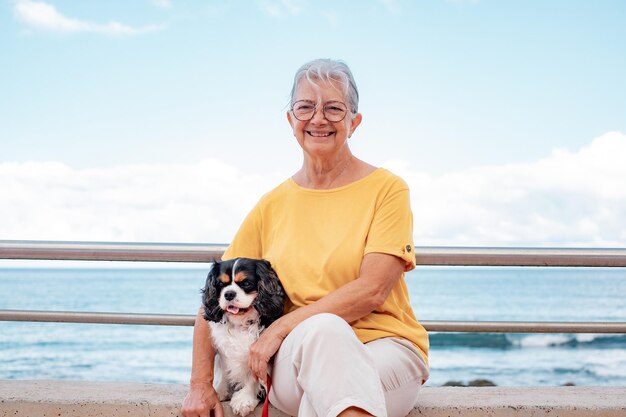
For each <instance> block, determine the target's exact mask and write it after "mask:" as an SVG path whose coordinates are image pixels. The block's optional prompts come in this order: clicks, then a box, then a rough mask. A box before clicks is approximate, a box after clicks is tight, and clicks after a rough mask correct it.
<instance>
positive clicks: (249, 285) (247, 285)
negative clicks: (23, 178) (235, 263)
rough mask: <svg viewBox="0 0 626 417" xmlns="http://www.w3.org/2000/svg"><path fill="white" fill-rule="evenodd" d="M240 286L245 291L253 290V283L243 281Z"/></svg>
mask: <svg viewBox="0 0 626 417" xmlns="http://www.w3.org/2000/svg"><path fill="white" fill-rule="evenodd" d="M238 285H239V286H240V287H241V288H242V289H244V290H251V289H252V288H253V284H252V282H251V281H248V280H245V281H241V282H240V283H238Z"/></svg>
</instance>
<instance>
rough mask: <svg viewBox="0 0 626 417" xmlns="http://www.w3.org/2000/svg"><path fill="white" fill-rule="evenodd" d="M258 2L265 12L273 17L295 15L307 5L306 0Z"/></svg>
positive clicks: (265, 0) (261, 0) (268, 0)
mask: <svg viewBox="0 0 626 417" xmlns="http://www.w3.org/2000/svg"><path fill="white" fill-rule="evenodd" d="M257 3H258V5H259V7H260V8H261V10H263V12H265V13H266V14H268V15H270V16H273V17H278V16H284V15H292V16H295V15H297V14H299V13H300V12H301V11H302V9H303V8H304V6H305V2H304V0H259V1H257Z"/></svg>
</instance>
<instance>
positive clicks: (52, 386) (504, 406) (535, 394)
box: [0, 380, 626, 417]
mask: <svg viewBox="0 0 626 417" xmlns="http://www.w3.org/2000/svg"><path fill="white" fill-rule="evenodd" d="M186 393H187V386H186V385H159V384H139V383H125V382H83V381H45V380H37V381H13V380H0V417H9V416H10V417H19V416H29V417H43V416H57V417H79V416H80V417H97V416H98V417H99V416H107V417H118V416H151V417H170V416H179V415H180V414H179V410H180V404H181V401H182V399H183V398H184V397H185V394H186ZM224 412H225V416H227V417H233V416H234V415H233V413H232V411H231V410H230V408H229V407H228V403H227V402H226V403H224ZM260 415H261V407H257V409H256V410H255V412H254V413H253V416H260ZM270 415H271V416H272V417H288V416H286V415H285V414H283V413H281V412H280V411H278V410H276V409H270ZM410 416H430V417H444V416H445V417H451V416H464V417H486V416H489V417H505V416H506V417H509V416H530V417H540V416H551V417H553V416H562V417H587V416H602V417H625V416H626V387H545V388H538V387H532V388H528V387H519V388H510V387H480V388H465V387H441V388H439V387H426V388H424V389H423V390H422V392H421V393H420V399H419V402H418V406H417V407H416V408H415V409H414V410H413V411H412V412H411V414H410Z"/></svg>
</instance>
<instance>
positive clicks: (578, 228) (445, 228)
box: [0, 132, 626, 247]
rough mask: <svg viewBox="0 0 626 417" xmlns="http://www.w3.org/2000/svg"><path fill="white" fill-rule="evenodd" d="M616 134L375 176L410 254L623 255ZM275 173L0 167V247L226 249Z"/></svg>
mask: <svg viewBox="0 0 626 417" xmlns="http://www.w3.org/2000/svg"><path fill="white" fill-rule="evenodd" d="M624 161H626V135H624V134H622V133H618V132H612V133H607V134H605V135H603V136H600V137H598V138H596V139H595V140H593V141H592V142H591V143H590V144H589V145H588V146H586V147H584V148H582V149H580V150H577V151H565V150H555V151H554V152H553V153H552V155H550V156H548V157H546V158H544V159H541V160H538V161H535V162H531V163H526V164H515V165H506V164H503V165H498V166H488V167H481V168H475V169H470V170H464V171H458V172H451V173H448V174H445V175H441V176H432V175H430V174H428V173H424V172H419V171H416V170H414V169H412V168H411V167H410V165H409V164H408V163H407V162H405V161H389V162H388V163H387V164H385V166H386V167H388V168H389V169H391V170H392V171H394V172H396V173H397V174H399V175H401V176H402V177H403V178H404V179H405V180H406V181H407V182H408V183H409V186H410V187H411V195H412V205H413V212H414V215H415V243H416V245H473V246H481V245H483V246H583V247H584V246H596V247H598V246H607V247H608V246H621V247H623V246H625V244H626V186H624V185H625V179H626V164H624ZM287 175H288V173H284V172H269V173H268V172H258V171H257V172H256V173H251V172H244V171H243V170H240V169H237V168H234V167H232V166H229V165H227V164H224V163H223V162H220V161H217V160H204V161H201V162H198V163H195V164H171V165H156V164H155V165H127V166H119V167H110V168H104V169H87V170H77V169H73V168H71V167H69V166H67V165H64V164H60V163H55V162H23V163H8V162H5V163H0V190H2V197H1V199H2V204H0V219H2V221H1V222H0V239H35V240H105V241H107V240H111V241H160V242H165V241H176V242H212V243H226V242H228V241H229V240H230V239H231V238H232V236H233V234H234V233H235V231H236V230H237V228H238V226H239V224H240V223H241V221H242V220H243V218H244V216H245V215H246V214H247V212H248V211H249V210H250V208H251V207H252V206H253V205H254V203H255V202H256V201H257V200H258V198H259V197H260V196H261V195H262V194H263V193H264V192H267V191H269V190H270V189H271V188H272V187H274V186H275V185H277V184H278V183H279V182H280V181H282V180H284V179H285V178H286V177H287Z"/></svg>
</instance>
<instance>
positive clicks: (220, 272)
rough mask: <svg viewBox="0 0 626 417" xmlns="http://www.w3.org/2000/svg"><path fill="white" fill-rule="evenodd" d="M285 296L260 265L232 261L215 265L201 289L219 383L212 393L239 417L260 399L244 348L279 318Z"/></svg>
mask: <svg viewBox="0 0 626 417" xmlns="http://www.w3.org/2000/svg"><path fill="white" fill-rule="evenodd" d="M284 299H285V292H284V290H283V287H282V285H281V284H280V281H279V280H278V276H277V275H276V272H274V270H273V269H272V266H271V264H270V263H269V262H268V261H266V260H257V259H248V258H236V259H231V260H228V261H223V262H215V263H214V264H213V267H212V268H211V271H210V272H209V275H208V276H207V279H206V285H205V286H204V288H203V289H202V304H203V305H204V318H205V319H206V320H207V321H208V323H209V326H210V327H211V336H212V339H213V344H214V346H215V349H216V351H217V358H216V359H217V361H216V368H217V367H219V369H220V371H221V378H220V381H219V383H218V384H217V386H216V387H215V390H216V392H217V395H218V397H219V399H220V401H224V400H227V399H229V398H230V407H231V409H232V410H233V412H234V413H235V414H238V415H240V416H242V417H243V416H245V415H247V414H249V413H250V412H251V411H252V410H254V408H255V407H256V406H257V404H258V403H259V401H260V400H262V399H263V398H264V397H265V388H264V387H263V386H262V385H261V383H260V382H259V381H257V380H255V379H254V377H253V376H252V373H251V372H250V369H249V368H248V354H249V351H250V346H251V345H252V343H254V341H256V340H257V339H258V337H259V335H260V334H261V332H262V331H263V330H264V329H265V328H266V327H268V326H269V325H270V324H272V322H274V320H276V319H278V318H279V317H280V316H281V315H282V314H283V308H284Z"/></svg>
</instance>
